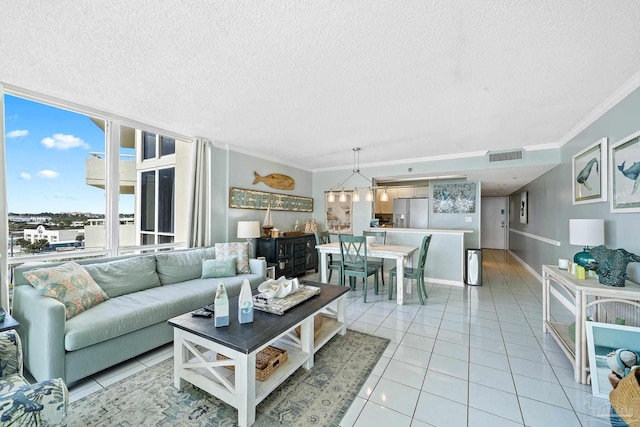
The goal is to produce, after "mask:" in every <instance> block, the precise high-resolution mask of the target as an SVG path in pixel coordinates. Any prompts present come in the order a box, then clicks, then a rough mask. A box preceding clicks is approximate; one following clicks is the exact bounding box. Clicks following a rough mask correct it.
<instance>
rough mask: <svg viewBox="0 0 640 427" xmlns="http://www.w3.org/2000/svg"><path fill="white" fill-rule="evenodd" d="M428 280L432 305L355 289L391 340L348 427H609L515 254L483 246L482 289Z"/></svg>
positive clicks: (361, 310)
mask: <svg viewBox="0 0 640 427" xmlns="http://www.w3.org/2000/svg"><path fill="white" fill-rule="evenodd" d="M334 276H335V275H334ZM306 277H307V278H309V279H313V280H316V278H317V275H316V274H309V275H307V276H306ZM385 279H386V278H385ZM334 281H337V278H336V277H334ZM387 286H388V283H387ZM427 286H428V291H429V298H428V300H427V303H426V305H424V306H421V305H420V304H419V301H418V297H417V294H416V293H415V287H414V288H413V293H412V294H411V295H407V298H406V299H405V301H406V303H405V305H402V306H398V305H396V303H395V300H393V301H389V300H388V299H387V288H386V287H383V288H381V291H380V295H374V293H373V289H370V291H369V293H370V294H369V295H368V296H367V301H368V302H367V303H366V304H365V303H364V302H363V298H362V293H363V291H362V284H361V283H359V284H358V286H357V290H356V291H354V292H350V293H349V294H348V300H347V301H348V302H347V317H348V327H349V328H350V329H353V330H356V331H360V332H365V333H369V334H373V335H378V336H383V337H385V338H388V339H390V340H391V343H390V344H389V346H388V347H387V350H386V351H385V352H384V354H383V356H382V358H381V359H380V361H379V362H378V364H377V365H376V367H375V368H374V370H373V372H372V373H371V374H370V375H369V378H368V379H367V381H366V383H365V385H364V387H363V388H362V390H360V392H359V394H358V397H357V398H356V400H355V401H354V402H353V404H352V405H351V408H350V409H349V411H348V412H347V414H346V415H345V417H344V418H343V420H342V422H341V423H340V425H341V426H342V427H351V426H354V427H360V426H363V427H365V426H366V427H375V426H394V427H395V426H413V427H422V426H446V427H455V426H479V427H480V426H492V427H496V426H498V427H499V426H523V425H526V426H534V427H535V426H544V427H550V426H563V427H570V426H581V425H582V426H590V427H591V426H593V427H595V426H609V425H610V423H609V420H608V415H609V404H608V401H606V400H603V399H598V398H594V397H593V396H592V395H591V388H590V387H589V386H585V385H581V384H578V383H576V382H574V380H573V368H572V365H571V363H569V361H568V360H567V358H566V357H565V356H564V354H563V353H562V351H561V349H560V348H559V347H558V345H557V344H556V343H555V341H554V340H553V339H552V338H551V336H550V335H548V334H543V332H542V305H541V300H542V298H541V289H542V286H541V284H540V282H539V281H538V280H537V279H536V278H535V277H534V276H533V275H532V274H530V273H529V272H528V271H527V270H526V269H525V268H524V267H523V266H522V265H521V264H519V263H518V262H517V261H516V260H515V259H514V258H513V257H511V256H510V255H509V254H508V253H507V252H505V251H498V250H486V249H485V250H483V286H475V287H452V286H444V285H434V284H427ZM370 288H373V286H371V287H370ZM171 356H172V347H171V345H167V346H164V347H161V348H160V349H157V350H154V351H152V352H149V353H147V354H145V355H143V356H140V357H138V358H136V359H133V360H131V361H129V362H126V363H123V364H120V365H118V366H117V367H115V368H112V369H109V370H106V371H104V372H101V373H99V374H97V375H94V376H93V377H91V378H88V379H86V380H84V381H81V382H79V383H76V384H73V385H72V386H71V387H70V398H71V400H72V401H74V400H77V399H80V398H82V397H84V396H87V395H89V394H91V393H93V392H95V391H98V390H100V389H101V388H103V387H106V386H108V385H110V384H113V383H114V382H116V381H118V380H120V379H122V378H125V377H126V376H128V375H131V374H133V373H135V372H139V371H140V370H143V369H145V368H146V367H148V366H151V365H153V364H155V363H158V362H159V361H161V360H165V359H166V358H169V357H171Z"/></svg>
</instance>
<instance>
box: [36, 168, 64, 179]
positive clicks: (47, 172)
mask: <svg viewBox="0 0 640 427" xmlns="http://www.w3.org/2000/svg"><path fill="white" fill-rule="evenodd" d="M59 175H60V174H59V173H58V172H55V171H52V170H50V169H44V170H41V171H40V172H38V176H39V177H40V178H49V179H53V178H57V177H58V176H59Z"/></svg>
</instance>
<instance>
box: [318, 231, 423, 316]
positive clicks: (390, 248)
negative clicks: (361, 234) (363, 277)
mask: <svg viewBox="0 0 640 427" xmlns="http://www.w3.org/2000/svg"><path fill="white" fill-rule="evenodd" d="M316 249H318V252H319V255H320V266H319V268H320V281H321V282H322V283H327V255H328V254H337V255H340V242H332V243H325V244H322V245H316ZM417 250H418V247H417V246H403V245H387V244H372V245H368V246H367V256H368V257H372V258H383V259H391V260H395V262H396V273H397V276H398V285H397V286H398V297H397V303H398V305H404V294H405V286H404V285H405V283H404V281H405V278H404V266H405V264H407V263H411V260H412V255H413V253H414V252H415V251H417ZM389 285H391V284H389ZM410 289H411V287H408V288H407V290H409V291H410Z"/></svg>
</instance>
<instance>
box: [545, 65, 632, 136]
mask: <svg viewBox="0 0 640 427" xmlns="http://www.w3.org/2000/svg"><path fill="white" fill-rule="evenodd" d="M639 87H640V71H638V72H637V73H635V74H634V75H633V76H632V77H631V78H630V79H629V80H627V81H626V82H625V83H624V84H623V85H622V86H620V88H618V90H616V91H615V92H613V93H612V94H611V95H609V96H608V97H607V98H606V99H605V100H604V101H603V102H602V103H601V104H600V105H599V106H597V107H596V108H595V109H594V110H593V111H592V112H591V113H589V114H587V115H586V116H585V117H584V118H583V119H582V120H580V121H579V122H578V124H577V125H576V126H574V127H573V129H571V130H570V131H569V133H567V134H566V135H565V136H564V137H562V138H560V140H559V141H558V142H557V143H556V144H557V145H558V147H562V146H563V145H564V144H566V143H567V142H569V141H571V140H572V139H573V138H575V137H576V136H578V135H579V134H580V132H582V131H584V130H585V129H586V128H588V127H589V126H591V125H592V124H593V123H594V122H595V121H596V120H598V119H599V118H600V117H602V116H603V115H604V114H605V113H606V112H608V111H609V110H611V109H612V108H613V107H615V106H616V105H617V104H618V103H619V102H620V101H622V100H623V99H624V98H626V97H627V96H629V95H630V94H631V93H632V92H633V91H635V90H636V89H638V88H639Z"/></svg>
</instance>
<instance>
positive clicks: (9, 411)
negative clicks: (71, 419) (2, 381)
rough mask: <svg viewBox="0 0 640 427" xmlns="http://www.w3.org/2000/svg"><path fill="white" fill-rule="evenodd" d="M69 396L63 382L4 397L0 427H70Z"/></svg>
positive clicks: (50, 382)
mask: <svg viewBox="0 0 640 427" xmlns="http://www.w3.org/2000/svg"><path fill="white" fill-rule="evenodd" d="M68 405H69V392H68V390H67V387H66V386H65V384H64V382H63V381H62V380H61V379H60V378H56V379H52V380H47V381H43V382H39V383H36V384H31V385H27V386H23V387H19V388H17V389H14V390H13V391H12V392H10V393H7V394H4V395H2V396H0V411H1V412H0V426H27V425H29V426H32V425H33V426H36V425H47V426H66V425H67V406H68Z"/></svg>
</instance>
